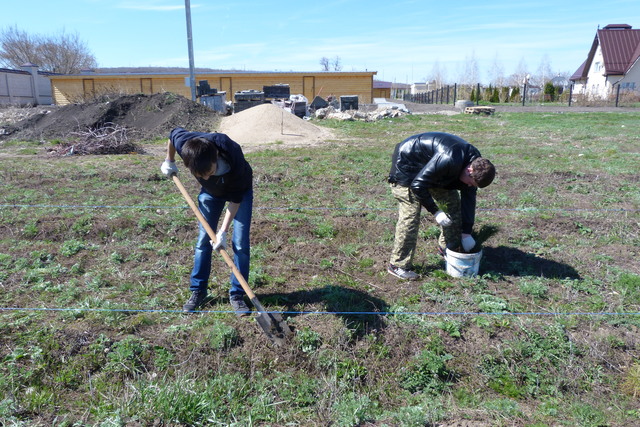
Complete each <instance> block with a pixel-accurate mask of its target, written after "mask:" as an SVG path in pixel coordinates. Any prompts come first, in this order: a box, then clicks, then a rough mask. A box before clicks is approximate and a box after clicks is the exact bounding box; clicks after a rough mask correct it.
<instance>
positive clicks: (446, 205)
mask: <svg viewBox="0 0 640 427" xmlns="http://www.w3.org/2000/svg"><path fill="white" fill-rule="evenodd" d="M429 192H430V193H431V196H432V197H433V199H434V200H435V201H436V203H437V204H438V206H439V207H440V209H442V210H443V211H445V212H446V213H447V214H448V215H449V216H450V217H451V220H452V222H453V225H451V226H450V227H441V228H440V238H439V239H438V244H439V245H440V247H442V248H444V247H447V248H451V249H456V248H458V247H459V246H460V233H461V232H462V228H461V227H462V215H461V211H460V194H459V193H458V192H457V191H456V190H445V189H440V188H432V189H430V190H429ZM391 193H392V194H393V197H395V199H396V200H397V201H398V222H397V223H396V235H395V240H394V242H393V251H392V252H391V259H390V262H391V264H393V265H395V266H396V267H401V268H406V269H410V268H411V267H412V266H413V257H414V255H415V251H416V244H417V242H418V230H419V228H420V210H421V209H422V206H421V205H420V202H419V201H418V199H416V197H415V195H414V194H413V192H412V191H411V189H410V188H409V187H403V186H401V185H397V184H391ZM434 221H435V219H434Z"/></svg>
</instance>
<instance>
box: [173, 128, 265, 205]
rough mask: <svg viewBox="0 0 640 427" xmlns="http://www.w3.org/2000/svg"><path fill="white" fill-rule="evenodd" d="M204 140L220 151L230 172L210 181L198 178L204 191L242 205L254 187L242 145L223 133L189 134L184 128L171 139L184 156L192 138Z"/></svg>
mask: <svg viewBox="0 0 640 427" xmlns="http://www.w3.org/2000/svg"><path fill="white" fill-rule="evenodd" d="M197 137H200V138H204V139H206V140H207V141H211V142H212V143H213V144H215V146H216V148H217V149H218V156H220V157H222V158H223V159H224V160H225V161H226V162H227V163H229V166H230V170H229V172H227V173H226V174H224V175H220V176H211V177H210V178H209V179H202V178H197V180H198V182H199V183H200V185H202V190H203V191H205V192H206V193H209V194H211V195H212V196H215V197H220V198H223V199H226V200H228V201H231V202H235V203H240V202H241V201H242V196H243V194H244V193H245V192H246V191H247V190H250V189H251V188H252V186H253V170H252V169H251V166H250V165H249V163H248V162H247V160H246V159H245V158H244V154H243V153H242V148H241V147H240V145H239V144H238V143H237V142H235V141H233V140H232V139H231V138H229V137H228V136H227V135H225V134H223V133H203V132H189V131H187V130H185V129H183V128H175V129H173V130H172V131H171V133H170V134H169V139H170V141H171V143H172V144H173V146H174V147H175V149H176V152H177V153H178V154H179V155H181V156H182V154H181V153H182V146H183V145H184V143H185V142H187V141H188V140H190V139H192V138H197Z"/></svg>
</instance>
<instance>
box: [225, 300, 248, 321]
mask: <svg viewBox="0 0 640 427" xmlns="http://www.w3.org/2000/svg"><path fill="white" fill-rule="evenodd" d="M229 302H230V303H231V307H233V311H235V312H236V316H238V317H245V316H248V315H250V314H251V309H250V308H249V307H248V306H247V304H246V303H245V302H244V298H243V297H241V296H233V297H231V298H229Z"/></svg>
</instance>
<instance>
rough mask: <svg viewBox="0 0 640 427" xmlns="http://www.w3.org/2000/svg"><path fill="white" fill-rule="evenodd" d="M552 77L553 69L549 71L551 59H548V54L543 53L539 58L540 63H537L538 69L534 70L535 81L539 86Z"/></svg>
mask: <svg viewBox="0 0 640 427" xmlns="http://www.w3.org/2000/svg"><path fill="white" fill-rule="evenodd" d="M552 78H553V71H551V60H550V59H549V55H547V54H544V56H543V57H542V59H541V60H540V65H538V70H537V72H536V82H537V83H538V84H539V85H540V86H544V84H545V83H546V82H548V81H549V80H551V79H552Z"/></svg>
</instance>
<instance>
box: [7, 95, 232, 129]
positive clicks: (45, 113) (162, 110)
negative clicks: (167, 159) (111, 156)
mask: <svg viewBox="0 0 640 427" xmlns="http://www.w3.org/2000/svg"><path fill="white" fill-rule="evenodd" d="M220 118H221V117H220V115H219V114H218V113H216V112H214V111H212V110H211V109H209V108H208V107H205V106H204V105H201V104H198V103H196V102H193V101H191V100H188V99H187V98H185V97H183V96H180V95H176V94H174V93H170V92H165V93H159V94H154V95H142V94H139V95H124V96H120V97H118V98H113V99H109V98H108V97H102V98H101V99H98V100H96V101H93V102H88V103H84V104H71V105H66V106H64V107H56V108H52V109H49V110H42V111H40V112H38V113H37V114H34V115H32V116H30V117H28V118H26V119H24V120H21V121H19V122H17V123H14V124H12V125H8V126H3V129H1V130H2V132H0V134H1V135H0V136H1V137H3V138H10V139H21V140H53V139H61V140H65V139H68V138H69V136H70V135H72V134H73V133H74V132H86V131H87V130H95V129H100V128H102V127H104V126H105V125H107V124H109V123H111V124H113V125H115V126H117V127H124V128H126V130H127V135H128V138H129V139H132V140H135V139H145V140H149V139H155V138H159V137H167V136H168V135H169V132H170V131H171V129H173V128H174V127H177V126H181V127H184V128H186V129H189V130H193V131H201V132H211V131H212V130H213V129H215V128H216V127H217V125H218V123H219V122H220Z"/></svg>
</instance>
